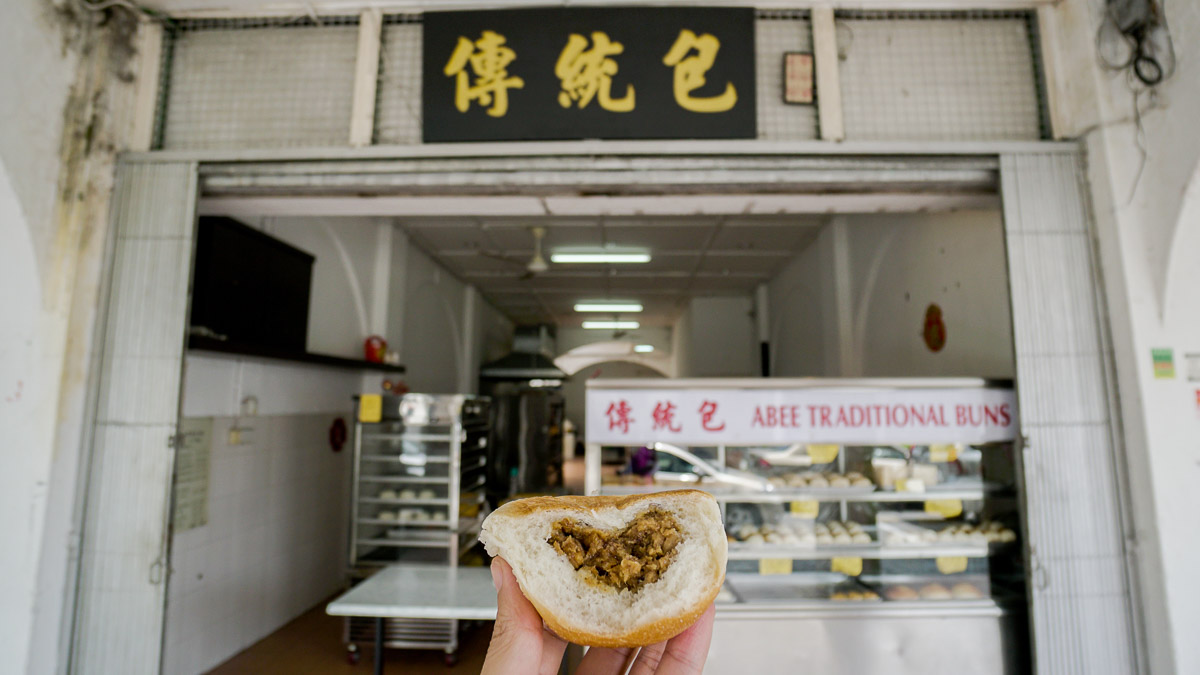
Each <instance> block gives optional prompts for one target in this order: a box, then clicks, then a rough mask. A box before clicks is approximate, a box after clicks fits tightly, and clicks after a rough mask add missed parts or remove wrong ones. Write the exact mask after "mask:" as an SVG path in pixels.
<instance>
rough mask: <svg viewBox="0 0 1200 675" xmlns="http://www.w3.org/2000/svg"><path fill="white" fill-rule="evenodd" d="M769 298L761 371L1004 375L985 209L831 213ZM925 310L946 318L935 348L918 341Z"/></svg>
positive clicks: (997, 286)
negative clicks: (936, 309)
mask: <svg viewBox="0 0 1200 675" xmlns="http://www.w3.org/2000/svg"><path fill="white" fill-rule="evenodd" d="M839 228H840V230H841V232H842V234H839ZM839 238H841V239H843V242H844V243H842V244H839V242H838V240H839ZM839 246H844V252H843V253H838V251H837V249H838V247H839ZM843 268H844V269H843ZM769 295H770V306H771V318H772V321H771V323H772V326H771V351H772V362H773V365H772V371H771V374H772V375H773V376H777V377H803V376H821V375H827V376H838V375H842V376H865V377H889V376H910V377H941V376H959V375H961V376H985V377H1012V376H1013V373H1014V368H1013V355H1012V327H1011V316H1010V311H1009V300H1008V273H1007V270H1006V268H1005V258H1004V240H1003V227H1002V224H1001V221H1000V214H999V212H996V211H961V212H949V213H929V214H887V215H882V214H880V215H855V216H845V217H839V218H837V219H834V222H832V223H830V224H828V225H826V226H824V227H823V228H822V231H821V233H820V234H819V235H818V237H817V239H816V240H815V241H814V242H813V243H812V244H810V245H809V246H808V247H807V248H805V249H804V250H803V251H801V252H800V253H799V254H798V255H797V256H796V257H795V258H794V259H793V260H792V261H791V262H790V263H788V265H787V266H786V267H784V269H783V270H782V271H781V272H780V273H779V275H777V276H776V277H775V278H774V279H772V280H771V284H770V288H769ZM930 303H937V304H938V306H940V307H941V309H942V313H943V318H944V320H945V323H946V329H947V330H946V334H947V340H946V345H945V347H944V348H943V349H942V350H941V351H940V352H931V351H929V349H928V348H926V346H925V343H924V341H923V340H922V335H921V331H922V327H923V325H924V319H925V310H926V308H927V307H928V305H929V304H930Z"/></svg>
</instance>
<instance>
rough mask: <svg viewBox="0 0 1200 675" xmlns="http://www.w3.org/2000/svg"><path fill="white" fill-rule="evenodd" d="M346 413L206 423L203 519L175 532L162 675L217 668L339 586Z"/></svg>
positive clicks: (345, 487) (346, 493)
mask: <svg viewBox="0 0 1200 675" xmlns="http://www.w3.org/2000/svg"><path fill="white" fill-rule="evenodd" d="M339 414H340V415H343V416H345V417H346V418H347V422H349V418H350V412H349V402H348V401H347V411H346V412H345V413H310V414H303V415H270V416H259V417H254V418H242V419H241V420H240V422H239V427H248V428H252V429H253V431H252V432H250V433H249V434H248V436H249V438H250V439H251V440H250V442H249V443H248V444H246V445H236V446H230V445H229V444H228V440H229V436H228V431H229V428H230V427H231V426H233V424H234V419H233V418H232V417H215V418H213V447H212V459H211V474H210V483H209V495H208V509H209V512H208V524H207V525H205V526H203V527H199V528H196V529H193V530H189V531H187V532H181V533H177V534H175V536H174V538H173V540H172V554H171V566H172V572H173V573H172V576H171V578H170V583H169V585H168V591H167V597H168V600H167V627H166V645H165V649H166V653H165V656H164V672H165V673H167V674H168V675H174V674H190V673H199V672H204V671H206V670H208V669H209V668H212V667H214V666H216V665H217V664H219V663H221V662H223V661H225V660H226V659H228V658H229V657H231V656H233V655H234V654H236V653H238V652H239V651H241V650H242V649H244V648H246V647H247V646H249V645H251V644H253V643H254V642H256V641H257V640H259V639H261V638H263V637H264V636H266V635H268V634H270V633H271V632H273V631H274V630H276V629H277V628H279V627H280V626H282V625H283V624H285V623H287V622H288V621H289V620H291V619H292V618H294V617H296V616H298V615H299V614H301V613H303V612H304V611H306V610H308V609H309V608H311V607H313V606H314V605H316V604H318V603H320V602H321V601H322V600H324V599H325V598H327V597H329V596H330V595H331V594H333V593H335V592H336V591H337V590H338V589H339V588H340V586H341V584H342V582H343V580H344V571H345V567H344V561H345V550H346V545H345V542H346V521H347V518H348V515H347V509H348V506H349V482H350V476H349V472H350V465H351V462H350V460H351V457H350V452H349V447H347V448H345V449H343V450H342V452H340V453H334V452H332V451H331V450H330V447H329V443H328V440H327V438H328V430H329V426H330V424H331V423H332V422H333V420H334V419H335V418H336V417H338V416H339Z"/></svg>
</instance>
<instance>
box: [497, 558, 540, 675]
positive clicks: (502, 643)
mask: <svg viewBox="0 0 1200 675" xmlns="http://www.w3.org/2000/svg"><path fill="white" fill-rule="evenodd" d="M492 582H493V583H494V584H495V585H496V626H495V628H493V629H492V642H491V644H490V645H489V646H488V653H487V658H486V660H485V661H484V664H483V673H484V674H490V673H495V674H497V675H499V674H501V673H532V672H537V671H538V666H539V662H540V659H541V654H542V617H541V616H540V615H539V614H538V613H537V610H536V609H534V607H533V605H532V604H530V602H529V600H527V599H526V598H525V595H524V594H523V593H522V592H521V587H520V586H519V585H518V584H517V578H516V577H514V576H513V573H512V568H511V567H509V565H508V563H507V562H505V561H504V559H503V558H496V559H495V560H493V561H492Z"/></svg>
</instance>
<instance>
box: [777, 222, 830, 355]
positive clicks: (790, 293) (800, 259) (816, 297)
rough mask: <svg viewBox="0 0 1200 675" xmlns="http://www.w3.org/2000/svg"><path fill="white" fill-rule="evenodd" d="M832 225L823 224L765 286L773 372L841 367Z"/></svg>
mask: <svg viewBox="0 0 1200 675" xmlns="http://www.w3.org/2000/svg"><path fill="white" fill-rule="evenodd" d="M832 251H833V238H832V230H830V229H829V228H827V227H825V228H822V230H821V232H820V233H818V234H817V238H816V239H815V240H813V242H812V243H811V244H809V245H808V246H807V247H805V248H804V250H802V251H800V253H798V254H796V256H795V257H794V258H792V260H791V261H790V262H788V264H787V265H785V266H784V267H783V269H781V270H780V271H779V273H778V274H776V275H775V278H773V279H771V282H770V284H769V285H768V287H767V296H768V298H769V300H768V306H769V307H770V312H769V314H770V321H771V332H770V336H771V375H772V377H820V376H825V375H835V374H836V373H837V371H838V369H837V363H838V351H837V349H838V345H837V323H836V321H834V320H833V318H832V317H833V313H834V307H833V305H834V292H833V284H834V275H833V253H832Z"/></svg>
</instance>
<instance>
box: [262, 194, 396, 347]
mask: <svg viewBox="0 0 1200 675" xmlns="http://www.w3.org/2000/svg"><path fill="white" fill-rule="evenodd" d="M381 226H382V227H391V225H390V224H388V223H387V222H386V221H385V220H384V219H380V218H364V217H342V218H267V219H264V222H263V223H262V229H263V231H264V232H267V233H268V234H270V235H271V236H273V237H276V238H278V239H280V240H282V241H285V242H287V243H288V244H291V245H292V246H295V247H296V248H298V249H301V250H302V251H305V252H306V253H309V254H310V255H313V256H315V257H316V262H314V263H313V276H312V288H311V291H310V295H309V312H308V351H310V352H314V353H318V354H332V355H334V356H344V357H347V358H356V359H361V358H362V355H363V340H365V339H366V338H367V336H369V335H371V334H372V329H371V319H372V316H371V307H372V306H373V303H374V301H375V297H374V293H375V285H374V284H373V279H374V275H375V267H376V262H377V261H376V255H375V250H376V246H375V244H376V239H377V236H378V235H377V230H378V228H379V227H381ZM385 290H386V289H385ZM383 337H384V338H387V339H388V340H389V343H390V336H388V335H384V336H383Z"/></svg>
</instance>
